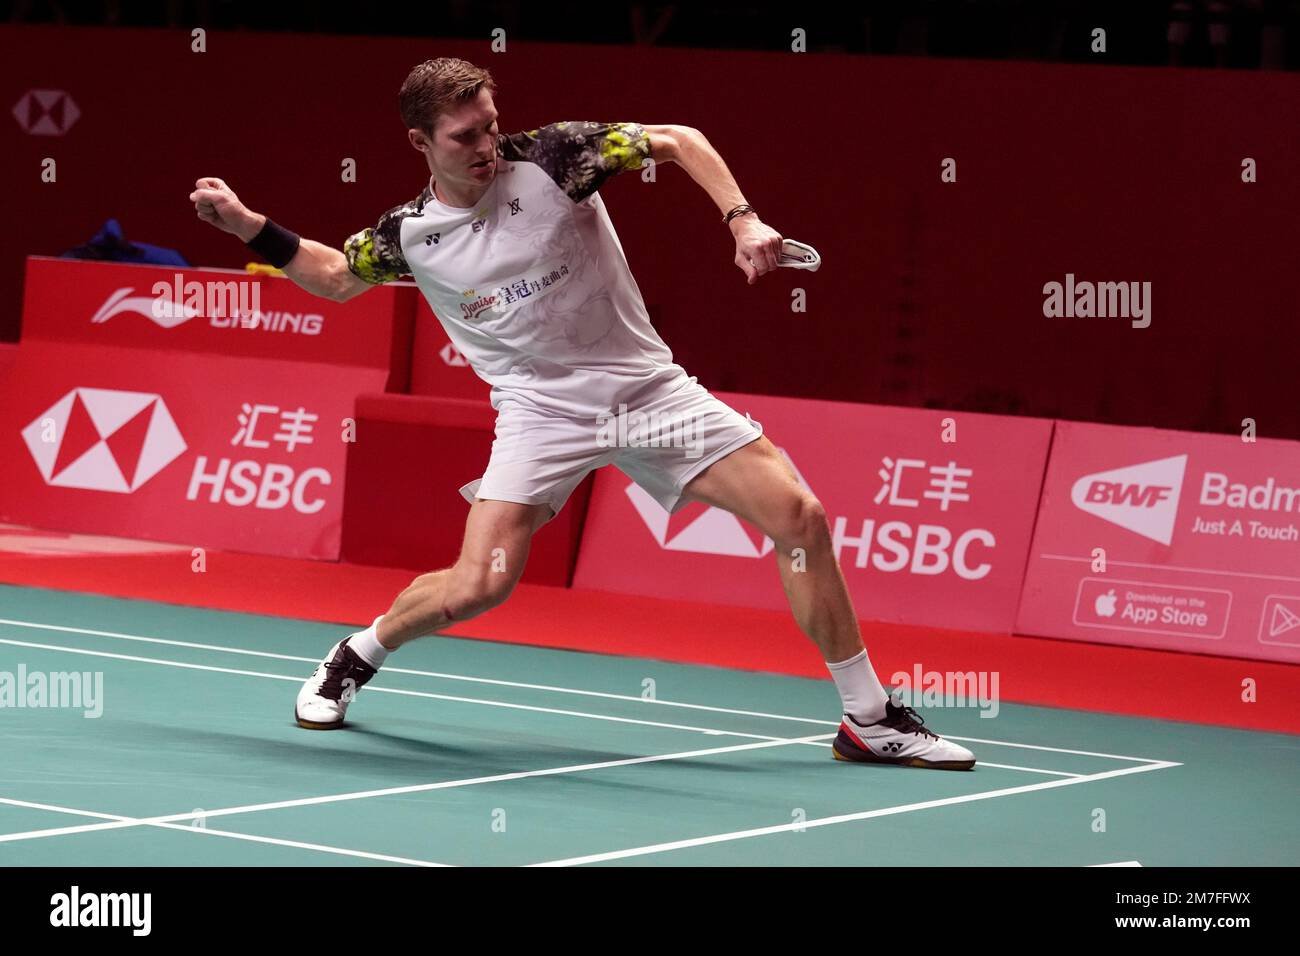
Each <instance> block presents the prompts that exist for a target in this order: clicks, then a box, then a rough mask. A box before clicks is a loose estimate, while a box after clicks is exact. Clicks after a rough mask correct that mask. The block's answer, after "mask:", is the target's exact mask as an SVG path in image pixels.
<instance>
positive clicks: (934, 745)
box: [831, 698, 975, 770]
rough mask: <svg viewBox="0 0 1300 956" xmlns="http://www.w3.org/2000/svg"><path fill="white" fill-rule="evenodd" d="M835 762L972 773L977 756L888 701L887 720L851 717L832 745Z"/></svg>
mask: <svg viewBox="0 0 1300 956" xmlns="http://www.w3.org/2000/svg"><path fill="white" fill-rule="evenodd" d="M831 750H832V752H833V753H834V755H835V759H836V760H852V761H858V762H860V763H892V764H898V765H900V766H903V767H923V768H927V769H930V770H970V769H971V768H972V767H974V766H975V755H974V754H973V753H971V752H970V751H969V750H967V749H966V748H965V747H959V746H958V745H957V744H955V743H953V742H952V741H950V740H944V739H943V738H942V737H940V736H939V735H938V734H936V733H933V732H932V731H930V730H927V729H926V727H925V726H924V723H923V721H922V720H921V717H920V715H918V714H917V712H916V711H914V710H913V709H912V708H911V707H905V706H902V705H901V704H896V703H894V701H893V699H892V698H891V699H890V700H888V701H886V702H885V717H884V719H883V720H878V721H876V722H875V723H874V724H860V723H858V722H857V721H856V720H854V719H853V718H852V717H850V716H849V715H848V714H845V715H844V720H843V721H842V722H841V723H840V732H839V733H838V734H837V735H836V737H835V741H834V742H833V743H832V744H831Z"/></svg>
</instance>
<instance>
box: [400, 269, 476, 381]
mask: <svg viewBox="0 0 1300 956" xmlns="http://www.w3.org/2000/svg"><path fill="white" fill-rule="evenodd" d="M412 285H414V283H412ZM491 391H492V387H491V386H490V385H488V383H487V382H485V381H483V379H481V378H479V377H478V375H476V374H475V373H474V370H473V369H472V368H470V367H469V363H468V362H467V361H465V356H463V355H461V354H460V351H459V350H457V348H456V346H454V345H452V344H451V339H450V338H448V337H447V332H446V330H445V329H443V327H442V323H441V322H440V321H439V320H438V317H437V316H436V315H434V314H433V309H431V308H429V301H428V300H427V299H426V298H425V297H424V296H419V298H418V299H417V301H416V305H415V344H414V345H413V346H412V348H411V394H412V395H437V396H440V397H444V398H473V399H478V400H479V401H481V402H483V403H484V404H489V393H490V392H491Z"/></svg>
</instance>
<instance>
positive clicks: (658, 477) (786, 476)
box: [190, 58, 975, 770]
mask: <svg viewBox="0 0 1300 956" xmlns="http://www.w3.org/2000/svg"><path fill="white" fill-rule="evenodd" d="M495 90H496V85H495V83H494V82H493V80H492V77H491V75H490V74H489V72H488V71H487V70H485V69H481V68H479V67H476V66H474V65H473V64H471V63H468V62H466V61H464V60H460V59H455V58H441V59H436V60H429V61H427V62H425V63H421V64H420V65H419V66H417V67H415V68H414V69H413V70H412V71H411V73H410V75H409V76H408V77H407V78H406V81H405V82H404V83H403V84H402V88H401V91H400V93H399V96H398V101H399V107H400V111H401V118H402V122H403V124H404V126H405V128H406V131H407V137H408V139H409V141H410V144H411V146H412V148H414V149H415V150H417V151H418V152H420V153H421V154H422V155H423V157H424V161H425V164H426V165H427V167H428V170H429V179H428V182H427V184H426V185H425V186H424V188H423V189H422V190H420V192H419V194H418V195H416V196H415V198H413V199H411V200H410V201H408V202H403V203H402V204H400V205H398V206H395V207H393V208H392V209H390V210H388V211H387V212H385V213H384V214H383V215H382V216H380V217H379V219H378V221H377V222H376V223H375V224H374V225H373V226H371V227H369V228H365V229H362V230H361V231H359V232H356V233H355V234H353V235H351V236H350V237H349V238H348V239H347V240H346V241H345V242H344V243H343V249H342V251H339V250H338V249H335V248H331V247H330V246H327V245H324V244H322V243H319V242H315V241H313V240H311V239H306V238H301V237H299V236H298V235H296V234H294V233H293V232H291V231H289V230H288V229H286V228H285V227H283V226H281V225H279V224H278V223H276V222H274V221H272V220H270V219H268V218H267V217H266V216H265V215H262V214H260V213H255V212H253V211H251V210H249V209H248V208H247V207H245V206H244V205H243V204H242V203H241V202H240V201H239V199H238V197H237V196H236V195H235V193H234V192H233V191H232V190H231V189H230V187H229V186H227V185H226V184H225V183H224V182H223V181H221V180H220V179H215V178H203V179H200V180H198V182H197V183H196V188H195V190H194V191H193V193H192V194H191V196H190V198H191V200H192V201H193V202H194V204H195V207H196V210H197V212H198V216H199V218H200V219H202V220H203V221H205V222H208V223H211V224H212V225H213V226H215V227H217V228H218V229H221V230H223V231H225V232H229V233H233V234H234V235H236V236H238V237H239V238H240V239H242V240H243V241H244V242H245V243H246V244H247V245H248V246H249V247H250V248H251V249H252V250H253V251H255V252H257V253H258V254H260V255H262V256H263V257H265V258H266V259H267V260H268V261H269V262H270V263H271V264H272V265H274V266H278V267H279V268H281V269H283V270H284V272H285V273H286V274H287V275H288V276H289V278H291V279H292V280H293V281H294V282H296V283H297V284H298V285H300V286H301V287H302V288H304V289H306V290H307V291H309V292H312V293H315V294H316V295H320V296H324V297H325V298H328V299H332V300H334V301H338V302H342V301H346V300H348V299H351V298H352V297H353V296H356V295H360V294H361V293H362V292H364V291H366V290H367V289H369V288H371V287H372V286H375V285H379V284H381V283H384V282H389V281H392V280H394V279H398V278H401V277H404V276H407V275H410V276H412V277H413V278H414V279H415V282H416V284H417V285H418V286H419V288H420V291H421V292H422V293H423V294H424V296H425V298H426V299H427V300H428V302H429V305H430V306H431V307H432V309H433V312H434V314H436V315H437V316H438V319H439V320H440V321H441V322H442V325H443V327H444V328H445V329H446V332H447V335H448V337H449V338H450V339H451V341H452V343H453V344H454V345H455V347H456V348H457V349H458V350H459V351H460V352H461V354H462V355H464V356H465V358H466V359H467V360H468V361H469V364H470V366H471V367H472V368H473V370H474V371H475V372H476V373H477V374H478V375H479V376H480V377H481V378H483V379H484V380H485V381H486V382H488V383H489V384H490V385H491V386H492V389H491V396H490V397H491V402H492V406H493V407H494V408H495V409H496V411H497V419H496V439H495V441H494V442H493V445H492V452H491V455H490V458H489V461H488V463H487V467H486V469H485V470H484V472H483V474H482V476H481V477H480V478H478V479H476V480H474V481H471V482H469V483H468V484H466V485H465V486H464V487H463V488H462V489H461V493H462V495H463V496H464V497H465V498H466V499H467V500H468V501H469V502H470V507H469V515H468V518H467V520H466V523H465V536H464V541H463V545H462V550H461V554H460V557H459V558H458V560H457V561H456V563H455V565H454V566H452V567H450V568H446V569H443V570H439V571H435V572H433V573H430V574H423V575H420V576H419V577H417V578H416V579H415V580H414V581H413V582H411V584H410V586H409V587H407V588H406V590H404V591H403V592H401V593H400V594H399V595H397V597H396V599H395V600H394V601H393V603H392V606H391V607H389V608H388V610H387V611H386V612H385V613H383V614H381V615H379V616H378V617H376V618H375V619H374V622H373V623H372V624H371V625H370V626H369V627H368V628H366V629H365V630H363V631H359V632H357V633H355V634H352V635H349V636H348V637H346V638H344V639H343V640H342V641H340V642H339V643H337V644H336V645H334V647H332V648H330V650H329V652H328V653H327V654H326V655H325V658H324V660H323V661H322V662H321V663H320V665H319V666H317V668H316V670H315V672H314V673H313V674H312V675H311V677H310V678H308V680H307V681H306V683H305V684H304V685H303V687H302V690H301V692H300V693H299V695H298V698H297V701H296V705H295V708H294V716H295V718H296V720H297V722H298V724H299V725H301V726H302V727H305V728H308V729H313V730H325V729H333V728H337V727H341V726H342V725H343V721H344V715H345V713H346V711H347V708H348V705H349V704H350V703H351V702H352V700H353V697H354V695H355V693H356V691H357V690H358V689H359V688H361V687H362V686H363V685H364V684H365V683H366V682H367V681H368V680H370V678H371V677H373V676H374V674H375V673H376V671H377V670H378V669H379V668H380V667H382V666H383V664H384V661H385V660H386V659H387V658H388V656H389V655H390V654H392V653H393V652H395V651H397V650H398V649H399V648H401V647H402V645H404V644H406V643H407V642H409V641H413V640H415V639H417V638H419V637H423V636H427V635H430V634H432V633H434V632H436V631H438V630H439V629H441V628H445V627H446V626H447V625H449V624H450V623H451V622H453V621H465V620H469V619H470V618H473V617H475V616H476V615H479V614H482V613H483V612H484V611H487V610H488V609H490V608H492V607H495V606H497V605H499V604H500V603H501V602H503V601H505V600H506V598H507V597H508V596H509V595H510V593H511V591H512V590H513V588H514V586H515V584H516V582H517V581H518V580H519V577H520V575H521V573H522V572H523V568H524V563H525V561H526V559H527V556H528V549H529V542H530V539H531V538H532V535H533V534H534V532H536V531H537V530H538V529H539V528H540V527H542V525H544V524H545V523H546V522H548V521H550V520H551V519H552V518H554V517H555V515H556V514H558V513H559V511H560V509H561V508H563V507H564V504H565V501H566V500H567V499H568V497H569V495H570V494H571V493H572V491H573V490H574V488H575V487H577V485H578V484H579V483H580V482H581V481H582V479H583V478H584V477H585V476H586V475H587V474H588V472H590V471H591V470H593V469H594V468H599V467H602V466H604V465H607V464H612V465H614V466H615V467H617V468H618V469H620V470H621V471H622V472H624V474H626V475H627V476H628V477H629V478H631V479H632V480H633V481H635V482H636V483H637V484H638V485H640V486H641V487H642V488H643V489H645V490H646V492H648V493H649V494H650V495H651V496H652V497H653V498H654V499H655V500H656V501H657V502H658V503H659V504H660V505H662V506H663V507H664V509H665V510H667V511H669V512H675V511H677V510H679V509H680V508H682V507H683V506H684V505H685V504H686V503H688V502H691V501H701V502H704V503H706V504H709V505H712V506H715V507H718V508H722V509H724V510H726V511H728V512H730V513H732V514H734V515H738V516H739V517H741V518H743V519H745V520H746V521H749V522H751V523H752V524H753V525H754V526H756V527H757V528H759V529H760V530H761V531H763V533H764V534H766V535H767V536H768V537H770V538H771V539H772V541H773V543H774V545H775V552H776V560H777V566H778V569H779V572H780V576H781V582H782V584H783V586H784V588H785V592H786V595H787V597H788V599H789V602H790V607H791V611H792V612H793V614H794V617H795V620H796V622H797V623H798V625H799V627H800V629H801V630H803V632H804V633H805V634H806V635H808V637H809V638H810V639H811V640H813V641H814V642H815V643H816V644H817V647H818V648H819V650H820V651H821V654H822V657H823V659H824V660H825V661H826V662H827V667H828V669H829V670H830V673H831V676H832V678H833V679H834V681H835V685H836V687H837V688H838V690H839V693H840V697H841V699H842V703H843V708H842V710H843V715H844V716H843V720H842V723H841V724H840V729H839V734H838V735H837V737H836V739H835V741H834V742H833V753H834V756H835V757H836V758H838V759H841V760H848V761H860V762H867V763H889V764H901V765H904V766H911V767H927V768H936V769H952V770H966V769H970V768H971V767H973V766H974V763H975V757H974V755H973V754H972V753H971V752H970V751H969V750H966V749H965V748H963V747H960V746H958V745H956V744H954V743H953V742H951V741H948V740H944V739H942V738H941V737H939V736H938V735H937V734H935V733H933V732H932V731H931V730H929V729H928V728H927V727H925V726H924V724H923V722H922V720H921V718H920V716H919V715H918V714H917V713H916V712H915V711H914V710H913V709H912V708H911V707H908V706H905V705H904V704H903V703H902V702H901V701H897V700H895V699H893V698H891V697H890V696H889V695H888V694H887V693H886V691H885V689H884V688H883V687H882V685H881V683H880V681H879V680H878V679H877V677H876V674H875V671H874V670H873V669H872V665H871V662H870V660H869V658H868V656H867V652H866V650H865V648H864V647H863V644H862V639H861V636H860V634H859V631H858V625H857V618H856V615H855V613H854V610H853V605H852V603H851V601H850V598H849V594H848V590H847V588H846V587H845V583H844V578H843V575H842V573H841V571H840V567H839V564H838V562H837V560H836V558H835V555H834V552H833V549H832V543H831V535H830V529H829V525H828V524H827V520H826V516H825V512H824V511H823V509H822V506H821V504H820V503H819V502H818V500H817V499H816V498H815V497H814V496H813V495H812V494H811V493H810V492H809V491H808V490H807V489H806V488H804V487H803V486H802V485H800V483H799V482H798V481H797V480H796V478H795V476H794V474H793V471H792V469H791V468H790V466H789V465H788V464H787V463H786V461H785V459H784V458H783V456H782V455H781V454H780V452H778V451H777V449H776V447H775V446H774V445H773V444H772V442H771V441H770V440H769V439H768V438H767V437H766V436H764V435H763V429H762V424H761V423H759V422H755V421H753V420H752V419H751V418H750V417H749V416H747V415H741V414H739V413H737V412H736V411H734V410H733V409H732V408H730V407H729V406H727V405H726V404H724V403H723V402H722V401H720V400H719V399H717V398H716V397H714V396H713V395H712V394H710V393H709V392H708V391H707V390H706V389H705V388H704V387H703V386H701V385H700V384H698V382H697V381H696V379H695V377H693V376H690V375H688V374H687V373H686V370H685V369H683V368H682V366H680V365H678V364H677V363H675V362H674V361H673V357H672V352H671V351H670V350H669V348H668V346H667V345H666V344H665V343H664V341H663V339H662V338H660V336H659V334H658V333H657V332H656V331H655V329H654V327H653V326H652V325H651V324H650V320H649V317H648V315H647V313H646V308H645V304H644V302H643V301H642V298H641V293H640V290H639V289H638V287H637V284H636V280H635V279H634V278H633V277H632V273H631V271H630V270H629V268H628V264H627V260H626V258H625V257H624V255H623V249H622V246H621V245H620V243H619V239H618V235H617V234H616V233H615V231H614V226H613V224H612V223H611V221H610V218H609V215H608V213H607V212H606V209H605V205H604V202H603V201H602V199H601V196H600V194H599V192H598V190H599V189H600V187H601V186H602V185H603V184H604V183H605V182H606V181H607V180H608V179H610V178H611V177H613V176H615V175H616V174H618V173H619V172H621V171H625V170H640V169H642V168H643V167H645V166H647V165H648V163H647V161H652V162H653V163H655V164H657V165H660V166H662V165H663V164H666V163H676V164H677V165H679V166H681V167H682V168H683V169H685V170H686V172H687V173H688V174H689V175H690V177H691V178H692V180H694V181H695V182H696V183H697V184H699V186H700V187H701V188H702V189H703V190H704V191H705V192H706V193H707V194H708V197H709V199H711V200H712V201H713V203H714V205H715V206H716V207H717V209H718V212H719V216H718V219H717V220H715V221H714V222H715V226H714V228H718V229H727V230H729V231H730V232H731V235H732V237H733V239H734V240H735V247H736V254H735V259H734V262H735V265H736V266H737V267H738V268H739V269H740V270H741V271H742V272H743V273H744V275H745V278H746V281H747V282H748V284H750V285H753V284H754V283H755V282H756V281H757V280H758V279H759V278H760V277H761V276H763V275H766V274H767V273H769V272H771V271H772V270H773V269H775V268H777V267H778V266H779V265H781V264H783V263H782V246H783V237H782V236H781V235H780V234H779V233H778V232H777V231H776V230H774V229H773V228H772V227H770V226H768V225H767V224H766V223H764V222H763V221H762V219H760V218H759V214H758V212H757V211H756V210H755V209H754V208H753V207H751V206H750V205H749V204H747V203H746V202H745V197H744V196H743V195H742V194H741V191H740V187H739V186H737V185H736V182H735V180H734V179H733V178H732V176H731V173H730V172H729V170H728V169H727V166H726V164H725V163H724V162H723V160H722V158H721V157H720V156H719V155H718V154H717V152H716V151H714V149H713V148H712V146H711V145H710V144H709V142H708V140H707V139H705V137H704V135H703V134H701V133H700V132H699V131H697V130H695V129H692V128H689V127H684V126H673V125H664V126H653V125H642V124H640V123H631V122H627V123H597V122H559V123H552V124H551V125H548V126H543V127H541V128H539V129H534V130H529V131H526V132H518V133H512V134H503V133H501V132H500V131H499V127H498V122H497V120H498V117H497V109H496V105H495V103H494V102H493V98H492V94H493V93H494V92H495ZM684 214H685V215H689V216H692V217H695V216H696V215H697V213H692V212H685V213H684ZM703 218H704V217H702V216H701V217H700V219H703ZM701 228H703V223H701ZM665 241H671V240H670V239H669V238H668V237H665ZM621 406H626V408H627V409H629V410H635V411H640V412H642V413H644V414H645V416H646V418H645V419H643V421H658V422H661V423H663V422H673V423H678V427H679V428H680V429H681V430H682V432H681V434H686V433H689V435H690V436H691V440H690V441H683V440H681V434H679V435H677V436H676V438H675V439H668V440H665V436H660V437H659V438H657V439H655V440H647V441H643V442H639V443H633V442H631V441H628V442H625V444H624V446H623V447H608V442H605V443H602V442H601V441H600V440H599V435H600V433H601V431H602V426H601V425H600V424H598V423H601V422H608V421H609V419H610V417H611V416H613V415H616V414H618V413H619V412H620V408H621ZM625 434H626V433H625Z"/></svg>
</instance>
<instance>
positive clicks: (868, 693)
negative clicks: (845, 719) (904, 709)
mask: <svg viewBox="0 0 1300 956" xmlns="http://www.w3.org/2000/svg"><path fill="white" fill-rule="evenodd" d="M826 667H827V668H828V669H829V670H830V672H831V677H833V678H834V679H835V687H836V689H837V690H838V691H839V692H840V700H842V701H843V702H844V713H846V714H848V715H849V716H850V717H852V718H853V719H854V720H856V721H857V722H858V723H860V724H874V723H875V722H876V721H878V720H883V719H884V717H885V701H886V700H888V699H889V695H888V694H886V693H885V688H883V687H882V686H880V679H879V678H877V677H876V671H875V669H874V668H873V667H872V666H871V660H870V659H869V658H868V657H867V652H866V649H865V648H864V649H863V650H862V652H861V653H860V654H857V655H855V656H853V657H850V658H849V659H848V660H847V661H840V662H839V663H838V664H832V663H830V662H829V661H828V662H827V663H826Z"/></svg>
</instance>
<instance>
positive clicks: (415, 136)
mask: <svg viewBox="0 0 1300 956" xmlns="http://www.w3.org/2000/svg"><path fill="white" fill-rule="evenodd" d="M406 137H407V139H409V140H410V141H411V146H413V147H414V148H415V149H417V150H419V151H420V152H422V153H427V152H428V151H429V150H430V149H432V148H433V144H432V143H431V142H430V137H429V134H428V133H426V132H425V131H424V130H420V129H408V130H407V131H406Z"/></svg>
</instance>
